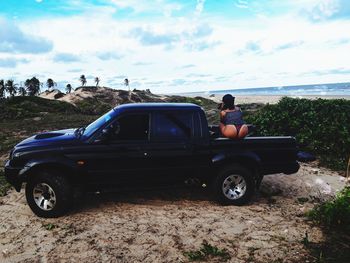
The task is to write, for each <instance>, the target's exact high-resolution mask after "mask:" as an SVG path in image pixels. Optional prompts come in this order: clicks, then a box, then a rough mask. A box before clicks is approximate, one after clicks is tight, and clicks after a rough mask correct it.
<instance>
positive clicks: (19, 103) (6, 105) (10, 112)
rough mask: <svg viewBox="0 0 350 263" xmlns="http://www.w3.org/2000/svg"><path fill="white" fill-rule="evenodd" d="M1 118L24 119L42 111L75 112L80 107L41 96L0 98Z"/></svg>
mask: <svg viewBox="0 0 350 263" xmlns="http://www.w3.org/2000/svg"><path fill="white" fill-rule="evenodd" d="M0 108H1V109H2V110H1V111H0V119H1V120H5V119H22V118H28V117H34V116H37V115H38V114H39V113H40V112H51V113H53V112H55V113H57V112H60V113H74V112H77V111H78V109H77V108H76V107H74V106H73V105H72V104H70V103H67V102H64V101H58V100H49V99H44V98H40V97H34V96H32V97H31V96H27V97H12V98H7V99H0Z"/></svg>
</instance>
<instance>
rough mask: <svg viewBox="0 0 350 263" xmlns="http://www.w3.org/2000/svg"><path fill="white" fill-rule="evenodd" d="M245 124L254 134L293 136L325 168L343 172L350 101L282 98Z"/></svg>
mask: <svg viewBox="0 0 350 263" xmlns="http://www.w3.org/2000/svg"><path fill="white" fill-rule="evenodd" d="M247 121H248V122H249V123H252V124H254V125H255V126H256V135H262V136H274V135H276V136H277V135H291V136H295V138H296V140H297V144H298V146H299V148H300V150H305V151H308V152H311V153H313V154H315V155H316V156H317V157H318V158H319V161H320V163H321V165H324V166H326V167H329V168H332V169H336V170H342V171H344V170H346V165H347V162H348V160H349V155H350V125H349V123H350V100H344V99H327V100H326V99H317V100H308V99H296V98H289V97H284V98H282V99H281V100H280V101H279V103H277V104H275V105H266V106H264V107H263V108H262V109H260V110H258V111H256V112H255V113H254V114H249V115H248V116H247Z"/></svg>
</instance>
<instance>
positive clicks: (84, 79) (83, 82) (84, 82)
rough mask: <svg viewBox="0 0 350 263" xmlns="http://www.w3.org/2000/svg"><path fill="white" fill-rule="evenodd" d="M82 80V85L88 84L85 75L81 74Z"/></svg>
mask: <svg viewBox="0 0 350 263" xmlns="http://www.w3.org/2000/svg"><path fill="white" fill-rule="evenodd" d="M80 82H81V85H82V86H85V84H86V78H85V75H81V76H80Z"/></svg>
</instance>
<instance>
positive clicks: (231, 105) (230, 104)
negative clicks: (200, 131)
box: [222, 94, 235, 110]
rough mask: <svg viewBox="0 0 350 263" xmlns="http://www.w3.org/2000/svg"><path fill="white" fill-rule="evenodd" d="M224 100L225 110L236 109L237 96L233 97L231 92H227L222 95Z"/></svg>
mask: <svg viewBox="0 0 350 263" xmlns="http://www.w3.org/2000/svg"><path fill="white" fill-rule="evenodd" d="M222 102H223V104H224V105H223V107H222V109H223V110H227V109H229V110H234V109H235V97H233V96H232V95H231V94H226V95H225V96H223V97H222Z"/></svg>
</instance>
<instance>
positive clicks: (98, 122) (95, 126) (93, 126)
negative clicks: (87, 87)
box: [83, 109, 115, 137]
mask: <svg viewBox="0 0 350 263" xmlns="http://www.w3.org/2000/svg"><path fill="white" fill-rule="evenodd" d="M114 114H115V111H114V109H112V110H110V111H109V112H107V113H106V114H104V115H102V116H101V117H100V118H98V119H97V120H95V121H94V122H92V123H90V124H89V125H88V126H86V128H85V129H84V132H83V136H84V137H90V136H91V135H92V134H93V133H94V132H95V131H96V130H97V129H99V128H100V127H101V126H103V125H104V124H105V123H107V122H109V121H110V120H111V119H112V118H113V117H114Z"/></svg>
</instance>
